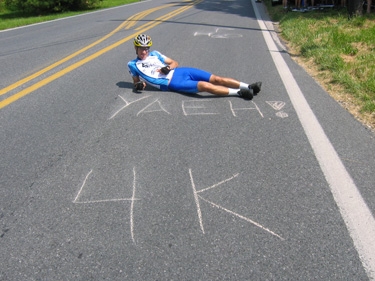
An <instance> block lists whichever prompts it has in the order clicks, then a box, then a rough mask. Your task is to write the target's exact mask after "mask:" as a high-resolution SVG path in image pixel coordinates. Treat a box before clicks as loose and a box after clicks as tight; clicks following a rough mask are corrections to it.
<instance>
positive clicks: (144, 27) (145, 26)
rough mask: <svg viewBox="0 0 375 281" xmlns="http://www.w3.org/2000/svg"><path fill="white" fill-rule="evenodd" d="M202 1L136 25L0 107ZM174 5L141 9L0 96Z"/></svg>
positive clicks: (8, 87)
mask: <svg viewBox="0 0 375 281" xmlns="http://www.w3.org/2000/svg"><path fill="white" fill-rule="evenodd" d="M202 1H203V0H196V1H194V2H189V3H188V4H187V5H186V6H183V7H181V8H179V9H177V10H174V11H172V12H169V13H167V14H165V15H163V16H161V17H159V18H157V19H155V20H152V21H149V22H147V23H145V24H143V25H141V26H140V27H138V28H136V29H135V30H137V32H136V33H134V34H132V35H129V36H127V37H126V38H123V39H122V40H120V41H117V42H116V43H113V44H112V45H109V46H107V47H105V48H103V49H101V50H100V51H98V52H96V53H94V54H92V55H90V56H88V57H86V58H84V59H82V60H80V61H78V62H76V63H74V64H71V65H70V66H68V67H66V68H64V69H62V70H60V71H58V72H56V73H54V74H52V75H50V76H49V77H47V78H44V79H43V80H41V81H39V82H36V83H35V84H33V85H32V86H29V87H27V88H25V89H23V90H22V91H19V92H18V93H16V94H13V95H12V96H10V97H8V98H6V99H4V100H2V101H0V109H2V108H4V107H5V106H7V105H9V104H11V103H13V102H15V101H17V100H18V99H20V98H22V97H24V96H26V95H28V94H29V93H31V92H33V91H35V90H37V89H39V88H41V87H43V86H45V85H47V84H48V83H50V82H52V81H54V80H56V79H58V78H60V77H62V76H63V75H65V74H67V73H69V72H71V71H73V70H74V69H76V68H78V67H80V66H82V65H84V64H86V63H87V62H89V61H92V60H93V59H96V58H97V57H99V56H101V55H103V54H105V53H107V52H108V51H110V50H112V49H114V48H116V47H118V46H120V45H121V44H124V43H125V42H127V41H129V40H131V39H133V38H134V37H135V36H136V35H137V34H139V33H144V32H146V31H147V30H150V29H151V28H153V27H155V26H157V25H159V24H161V23H163V22H165V21H167V20H168V19H170V18H172V17H174V16H176V15H178V14H181V13H183V12H184V11H186V10H188V9H190V8H191V7H193V6H194V5H196V4H198V3H200V2H202ZM174 5H176V4H168V5H164V6H160V7H156V8H152V9H149V10H146V11H143V12H141V13H138V14H136V15H134V16H132V17H130V18H129V19H127V20H126V21H124V22H123V23H122V24H121V25H120V26H118V27H117V28H116V29H114V30H113V31H112V32H110V33H109V34H107V35H106V36H104V37H102V38H101V39H99V40H97V41H95V42H94V43H92V44H90V45H88V46H86V47H84V48H82V49H80V50H79V51H77V52H75V53H73V54H71V55H69V56H67V57H65V58H63V59H62V60H59V61H57V62H55V63H53V64H51V65H50V66H48V67H46V68H44V69H42V70H40V71H38V72H36V73H34V74H32V75H30V76H28V77H26V78H24V79H21V80H19V81H17V82H15V83H13V84H11V85H9V86H7V87H5V88H3V89H0V96H2V95H5V94H6V93H8V92H9V91H11V90H14V89H16V88H17V87H19V86H21V85H23V84H25V83H27V82H29V81H31V80H32V79H35V78H37V77H39V76H40V75H42V74H44V73H46V72H48V71H50V70H52V69H54V68H56V67H57V66H59V65H61V64H63V63H65V62H67V61H69V60H71V59H73V58H74V57H76V56H78V55H80V54H82V53H83V52H85V51H87V50H89V49H91V48H92V47H94V46H96V45H98V44H99V43H101V42H103V41H104V40H106V39H108V38H109V37H110V36H112V35H113V34H115V33H116V32H118V31H119V30H121V29H123V28H125V29H130V28H131V27H133V26H134V25H135V24H136V23H137V22H138V21H139V20H140V19H142V18H144V17H145V16H147V15H149V14H151V13H153V12H155V11H157V10H160V9H164V8H167V7H170V6H174Z"/></svg>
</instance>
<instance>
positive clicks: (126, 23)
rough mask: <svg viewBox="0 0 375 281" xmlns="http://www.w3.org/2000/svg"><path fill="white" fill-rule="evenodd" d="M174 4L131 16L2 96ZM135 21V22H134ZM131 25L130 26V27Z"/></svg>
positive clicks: (8, 87) (10, 88)
mask: <svg viewBox="0 0 375 281" xmlns="http://www.w3.org/2000/svg"><path fill="white" fill-rule="evenodd" d="M172 5H174V4H168V5H164V6H160V7H156V8H152V9H149V10H146V11H144V12H141V13H138V14H135V15H133V16H131V17H130V18H129V19H127V20H126V21H124V22H123V23H122V24H120V25H119V26H118V27H117V28H115V29H114V30H113V31H111V32H110V33H108V34H107V35H105V36H104V37H102V38H100V39H99V40H97V41H95V42H94V43H92V44H90V45H88V46H86V47H84V48H82V49H81V50H79V51H77V52H75V53H73V54H71V55H69V56H67V57H65V58H63V59H62V60H59V61H58V62H55V63H53V64H51V65H50V66H48V67H46V68H44V69H42V70H40V71H38V72H35V73H34V74H32V75H30V76H28V77H26V78H23V79H21V80H19V81H17V82H15V83H13V84H11V85H9V86H7V87H5V88H3V89H0V96H2V95H4V94H6V93H8V92H9V91H11V90H14V89H15V88H17V87H19V86H21V85H23V84H25V83H27V82H29V81H30V80H32V79H35V78H37V77H39V76H40V75H42V74H44V73H46V72H47V71H50V70H52V69H54V68H56V67H58V66H59V65H61V64H63V63H65V62H67V61H69V60H71V59H72V58H74V57H76V56H78V55H80V54H82V53H83V52H86V51H87V50H89V49H91V48H93V47H95V46H96V45H98V44H100V43H101V42H103V41H104V40H106V39H108V38H109V37H111V36H112V35H113V34H115V33H116V32H118V31H119V30H121V29H122V28H125V27H126V26H128V28H130V27H131V26H133V25H134V24H136V21H138V20H140V19H142V18H143V17H145V16H146V15H148V14H151V13H152V12H154V11H157V10H160V9H163V8H166V7H169V6H172ZM134 19H135V20H134ZM129 25H130V26H129Z"/></svg>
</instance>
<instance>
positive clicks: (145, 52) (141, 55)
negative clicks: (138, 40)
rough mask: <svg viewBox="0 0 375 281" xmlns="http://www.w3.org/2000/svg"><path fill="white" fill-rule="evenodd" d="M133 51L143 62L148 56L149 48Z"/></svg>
mask: <svg viewBox="0 0 375 281" xmlns="http://www.w3.org/2000/svg"><path fill="white" fill-rule="evenodd" d="M135 50H136V52H137V56H138V58H139V59H141V60H144V59H146V58H147V57H148V54H149V52H150V48H149V47H135Z"/></svg>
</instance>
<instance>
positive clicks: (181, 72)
mask: <svg viewBox="0 0 375 281" xmlns="http://www.w3.org/2000/svg"><path fill="white" fill-rule="evenodd" d="M211 75H212V74H211V73H209V72H207V71H204V70H201V69H197V68H191V67H177V68H176V69H175V70H174V73H173V76H172V79H171V81H170V82H169V85H168V88H169V89H170V90H171V91H174V92H182V93H188V94H196V93H198V92H199V91H198V82H199V81H205V82H209V81H210V77H211Z"/></svg>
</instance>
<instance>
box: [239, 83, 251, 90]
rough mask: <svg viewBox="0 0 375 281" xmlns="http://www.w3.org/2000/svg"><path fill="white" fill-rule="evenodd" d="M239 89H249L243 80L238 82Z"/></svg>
mask: <svg viewBox="0 0 375 281" xmlns="http://www.w3.org/2000/svg"><path fill="white" fill-rule="evenodd" d="M240 89H249V84H246V83H244V82H240Z"/></svg>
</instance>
